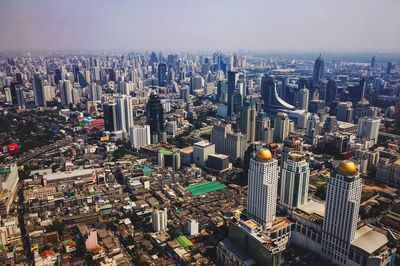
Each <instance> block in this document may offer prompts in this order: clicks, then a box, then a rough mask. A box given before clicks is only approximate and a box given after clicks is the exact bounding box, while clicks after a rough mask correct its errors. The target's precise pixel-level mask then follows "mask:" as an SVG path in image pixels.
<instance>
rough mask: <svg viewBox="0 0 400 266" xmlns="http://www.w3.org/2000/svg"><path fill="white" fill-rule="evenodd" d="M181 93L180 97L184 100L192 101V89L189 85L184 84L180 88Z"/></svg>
mask: <svg viewBox="0 0 400 266" xmlns="http://www.w3.org/2000/svg"><path fill="white" fill-rule="evenodd" d="M179 95H180V98H181V99H182V100H183V101H184V102H186V103H187V102H189V101H190V89H189V87H188V86H184V87H182V88H181V89H180V90H179Z"/></svg>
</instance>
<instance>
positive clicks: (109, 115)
mask: <svg viewBox="0 0 400 266" xmlns="http://www.w3.org/2000/svg"><path fill="white" fill-rule="evenodd" d="M103 113H104V115H103V116H104V129H105V130H106V131H110V132H113V131H117V130H118V126H117V120H118V119H117V104H116V103H112V102H107V103H103Z"/></svg>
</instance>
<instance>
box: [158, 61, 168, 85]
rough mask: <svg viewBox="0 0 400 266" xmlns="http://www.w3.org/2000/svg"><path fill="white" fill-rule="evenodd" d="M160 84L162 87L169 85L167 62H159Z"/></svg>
mask: <svg viewBox="0 0 400 266" xmlns="http://www.w3.org/2000/svg"><path fill="white" fill-rule="evenodd" d="M158 85H159V86H160V87H165V86H166V85H167V65H166V64H165V63H160V64H158Z"/></svg>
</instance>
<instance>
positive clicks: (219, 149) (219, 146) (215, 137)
mask: <svg viewBox="0 0 400 266" xmlns="http://www.w3.org/2000/svg"><path fill="white" fill-rule="evenodd" d="M231 132H232V127H231V124H215V125H214V126H213V129H212V132H211V143H214V144H215V152H216V153H221V154H226V151H227V150H226V134H227V133H231Z"/></svg>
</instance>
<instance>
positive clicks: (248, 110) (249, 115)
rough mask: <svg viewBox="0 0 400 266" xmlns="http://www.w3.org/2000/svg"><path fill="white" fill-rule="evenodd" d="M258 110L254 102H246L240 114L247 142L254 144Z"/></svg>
mask: <svg viewBox="0 0 400 266" xmlns="http://www.w3.org/2000/svg"><path fill="white" fill-rule="evenodd" d="M256 115H257V111H256V108H255V107H254V106H253V102H251V101H246V102H245V103H244V106H243V108H242V111H241V114H240V120H241V126H240V128H241V130H242V132H243V133H245V134H246V138H247V142H249V143H252V142H254V141H255V137H256Z"/></svg>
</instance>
